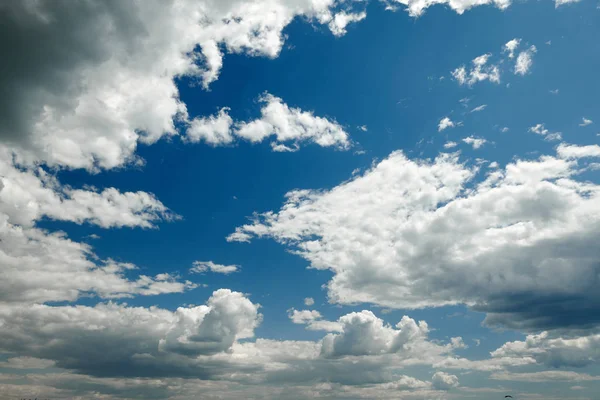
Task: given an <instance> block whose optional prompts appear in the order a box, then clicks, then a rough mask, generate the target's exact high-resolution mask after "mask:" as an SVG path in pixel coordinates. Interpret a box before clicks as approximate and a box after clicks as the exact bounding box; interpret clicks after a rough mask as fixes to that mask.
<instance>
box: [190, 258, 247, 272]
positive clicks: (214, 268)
mask: <svg viewBox="0 0 600 400" xmlns="http://www.w3.org/2000/svg"><path fill="white" fill-rule="evenodd" d="M239 269H240V266H239V265H222V264H215V263H214V262H212V261H194V263H193V266H192V268H190V272H191V273H195V274H202V273H204V272H208V271H210V272H214V273H216V274H224V275H228V274H231V273H234V272H238V271H239Z"/></svg>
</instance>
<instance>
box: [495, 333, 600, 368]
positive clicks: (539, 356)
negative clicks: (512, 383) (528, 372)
mask: <svg viewBox="0 0 600 400" xmlns="http://www.w3.org/2000/svg"><path fill="white" fill-rule="evenodd" d="M491 354H492V357H523V358H524V357H530V358H533V359H535V360H536V362H538V363H540V364H544V365H546V366H549V367H554V368H559V367H584V366H586V365H590V364H593V363H597V362H599V361H600V335H598V334H592V335H586V336H578V337H572V338H562V337H552V336H551V335H550V334H549V332H542V333H540V334H537V335H528V336H527V338H526V339H525V340H524V341H515V342H508V343H505V344H504V345H502V347H500V348H498V349H497V350H495V351H493V352H492V353H491Z"/></svg>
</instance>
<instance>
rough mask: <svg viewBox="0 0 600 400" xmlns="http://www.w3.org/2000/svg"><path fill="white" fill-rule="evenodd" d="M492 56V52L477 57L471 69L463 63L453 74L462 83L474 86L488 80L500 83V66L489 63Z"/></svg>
mask: <svg viewBox="0 0 600 400" xmlns="http://www.w3.org/2000/svg"><path fill="white" fill-rule="evenodd" d="M490 57H491V54H490V53H488V54H483V55H481V56H479V57H476V58H474V59H473V61H472V64H473V65H472V66H471V68H470V69H469V68H467V67H466V66H464V65H463V66H461V67H458V68H456V69H455V70H454V71H452V76H453V77H454V79H455V80H456V81H457V82H458V83H459V84H460V85H468V86H472V85H474V84H475V83H477V82H482V81H486V80H488V81H490V82H494V83H500V68H499V67H498V66H497V65H488V60H489V58H490Z"/></svg>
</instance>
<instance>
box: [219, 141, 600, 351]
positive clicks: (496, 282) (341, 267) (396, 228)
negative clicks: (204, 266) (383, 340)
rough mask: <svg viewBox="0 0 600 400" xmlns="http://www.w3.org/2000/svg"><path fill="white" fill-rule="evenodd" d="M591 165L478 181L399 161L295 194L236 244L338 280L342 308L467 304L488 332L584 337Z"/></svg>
mask: <svg viewBox="0 0 600 400" xmlns="http://www.w3.org/2000/svg"><path fill="white" fill-rule="evenodd" d="M562 152H563V153H564V150H563V151H562ZM559 154H560V151H559ZM583 162H585V159H579V160H575V159H561V158H556V157H552V156H543V157H540V158H539V159H535V160H516V161H514V162H512V163H509V164H507V165H506V166H505V167H504V169H501V168H499V169H494V170H489V172H488V175H487V176H486V177H485V178H484V179H483V180H482V181H480V182H479V183H477V182H473V180H474V178H475V177H476V176H479V175H478V168H477V167H469V166H467V165H465V164H463V163H461V162H460V161H459V159H458V155H456V154H440V155H439V156H438V157H437V158H436V159H435V160H434V161H424V160H410V159H408V158H406V157H405V156H404V154H402V153H401V152H394V153H392V154H391V155H390V156H389V157H388V158H387V159H385V160H383V161H381V162H380V163H379V164H377V165H375V166H374V167H373V168H372V169H370V170H368V171H367V172H365V173H364V174H362V175H357V176H354V177H353V178H351V179H350V180H349V181H347V182H344V183H342V184H340V185H339V186H337V187H334V188H333V189H331V190H296V191H292V192H290V193H288V194H287V195H286V197H287V201H286V203H285V205H284V206H283V207H282V208H281V210H280V211H278V212H267V213H264V214H257V215H255V219H254V221H253V222H252V223H250V224H247V225H244V226H241V227H239V228H237V229H236V231H235V232H234V233H233V234H231V235H230V236H229V238H228V239H229V240H234V241H249V240H251V239H252V238H253V237H270V238H273V239H275V240H277V241H279V242H281V243H284V244H286V245H288V246H290V247H291V248H292V249H293V251H294V252H296V254H299V255H301V256H302V257H304V258H306V259H307V260H308V261H309V262H310V264H311V266H312V267H313V268H317V269H328V270H331V271H332V272H333V274H334V276H333V278H332V279H331V281H330V282H329V283H328V284H327V288H328V294H329V298H330V301H331V302H334V303H341V304H352V303H359V302H367V303H374V304H378V305H381V306H384V307H391V308H420V307H428V306H443V305H448V304H459V303H462V304H467V305H469V306H472V307H474V308H475V309H477V310H479V311H483V312H486V313H488V315H487V318H486V322H487V323H488V324H500V325H504V326H508V327H511V328H515V329H525V330H528V329H531V330H542V329H559V328H560V329H587V328H590V327H593V326H596V325H597V324H598V323H600V319H598V318H596V317H595V316H597V313H594V312H592V310H594V309H595V308H596V307H598V306H599V305H600V297H599V294H598V291H597V290H596V289H595V284H594V282H595V278H593V277H595V276H596V275H597V272H598V257H597V254H596V253H595V252H594V250H593V249H594V248H595V246H594V245H593V240H594V239H593V238H595V237H597V235H598V233H599V232H600V217H599V216H600V211H599V209H598V204H600V203H598V195H599V194H600V187H598V185H595V184H593V183H590V182H580V181H577V180H576V179H575V178H576V176H577V174H578V171H579V170H580V168H581V167H582V166H580V165H579V163H583ZM356 318H359V316H357V317H356ZM360 318H365V317H364V316H360ZM338 340H341V339H338ZM332 348H335V346H334V347H332ZM332 351H333V350H332ZM333 352H334V353H335V351H333Z"/></svg>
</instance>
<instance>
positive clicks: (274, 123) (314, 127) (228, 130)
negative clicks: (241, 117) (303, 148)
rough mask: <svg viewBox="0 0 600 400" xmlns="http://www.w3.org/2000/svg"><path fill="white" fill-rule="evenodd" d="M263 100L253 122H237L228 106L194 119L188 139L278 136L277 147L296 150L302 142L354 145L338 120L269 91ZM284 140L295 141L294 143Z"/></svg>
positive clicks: (213, 140) (215, 143)
mask: <svg viewBox="0 0 600 400" xmlns="http://www.w3.org/2000/svg"><path fill="white" fill-rule="evenodd" d="M260 102H261V103H263V107H262V109H261V117H260V118H258V119H255V120H253V121H250V122H238V123H234V121H233V119H232V118H231V117H230V116H229V114H228V109H226V108H223V109H221V110H220V111H219V113H218V114H217V115H214V116H209V117H199V118H195V119H193V120H192V121H191V123H190V126H189V128H188V129H187V131H186V138H187V140H188V141H190V142H200V141H205V142H206V143H208V144H211V145H213V146H218V145H227V144H230V143H232V142H233V141H234V140H235V139H242V140H247V141H249V142H252V143H258V142H262V141H263V140H265V139H266V138H268V137H270V136H275V140H274V141H273V142H271V146H272V147H273V150H274V151H295V150H297V149H298V145H299V143H302V142H314V143H316V144H318V145H319V146H323V147H330V146H335V147H337V148H341V149H347V148H348V147H349V146H350V139H349V135H348V134H347V133H346V132H345V131H344V128H343V127H342V126H341V125H339V124H338V123H337V122H335V121H330V120H328V119H326V118H322V117H318V116H315V115H313V113H312V112H308V111H302V110H300V109H299V108H293V107H289V106H288V105H287V104H285V103H283V101H282V99H280V98H278V97H275V96H273V95H271V94H268V93H266V94H264V95H262V96H261V97H260ZM284 143H288V144H289V143H291V145H292V147H289V146H287V145H285V144H284Z"/></svg>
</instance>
